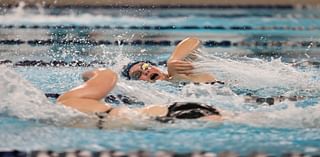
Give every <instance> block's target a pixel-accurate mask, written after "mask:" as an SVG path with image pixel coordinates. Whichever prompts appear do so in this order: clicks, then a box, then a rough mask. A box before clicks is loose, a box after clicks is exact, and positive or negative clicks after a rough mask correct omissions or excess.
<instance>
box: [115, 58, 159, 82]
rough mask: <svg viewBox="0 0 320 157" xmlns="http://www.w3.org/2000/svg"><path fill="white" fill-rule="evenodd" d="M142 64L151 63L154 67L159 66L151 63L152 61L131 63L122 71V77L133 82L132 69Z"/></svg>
mask: <svg viewBox="0 0 320 157" xmlns="http://www.w3.org/2000/svg"><path fill="white" fill-rule="evenodd" d="M141 62H143V63H149V64H151V65H154V66H155V65H157V64H155V63H153V62H150V61H136V62H130V63H128V64H127V65H125V66H123V68H122V71H121V75H122V76H123V77H125V78H127V79H128V80H131V77H130V75H129V71H130V69H131V68H132V67H133V66H134V65H136V64H139V63H141Z"/></svg>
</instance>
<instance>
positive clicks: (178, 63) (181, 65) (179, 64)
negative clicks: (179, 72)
mask: <svg viewBox="0 0 320 157" xmlns="http://www.w3.org/2000/svg"><path fill="white" fill-rule="evenodd" d="M169 64H170V65H171V66H173V67H175V68H176V69H177V68H190V69H192V68H193V65H192V64H191V62H187V61H181V60H174V61H172V62H170V63H169Z"/></svg>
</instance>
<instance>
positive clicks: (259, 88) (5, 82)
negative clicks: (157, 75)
mask: <svg viewBox="0 0 320 157" xmlns="http://www.w3.org/2000/svg"><path fill="white" fill-rule="evenodd" d="M0 11H1V13H0V21H1V22H0V36H1V42H0V60H1V61H4V60H10V61H11V63H9V64H6V65H1V66H0V69H1V72H2V73H1V75H0V78H1V80H2V82H1V83H0V84H1V86H3V88H2V87H1V89H0V90H1V92H0V93H1V96H0V99H1V100H2V103H0V141H5V142H0V148H1V149H17V150H27V151H30V150H44V149H49V150H55V151H65V150H70V149H85V150H92V151H96V150H106V149H107V150H111V149H112V150H121V151H125V152H131V151H137V150H148V151H151V152H156V151H160V150H167V151H174V152H180V153H186V152H191V151H212V152H222V151H226V150H231V151H234V152H237V153H240V154H243V155H244V154H249V153H251V152H253V151H262V152H266V153H268V154H271V155H279V154H283V153H285V152H292V151H297V152H302V153H305V154H319V153H320V103H319V98H320V85H319V83H320V77H319V76H320V75H319V74H320V69H319V65H320V64H319V60H320V53H319V50H320V49H319V48H320V44H319V42H320V40H319V39H320V38H319V36H320V17H319V14H320V11H319V10H318V9H312V8H310V9H295V8H286V9H272V8H268V9H261V8H260V9H252V8H251V9H237V8H230V9H217V8H216V9H212V8H208V9H201V10H198V9H182V8H180V9H175V8H171V9H169V8H168V9H137V8H135V9H128V8H126V9H119V8H117V9H110V8H108V9H102V8H98V9H93V8H87V9H86V8H78V9H77V8H74V9H66V8H65V9H62V8H56V9H48V8H46V9H44V8H23V5H20V6H19V7H17V8H11V9H5V8H1V10H0ZM188 36H196V37H198V38H200V39H201V40H202V44H203V45H202V47H201V50H200V51H201V56H200V57H201V58H202V59H201V61H198V62H195V63H194V65H195V66H196V67H197V68H198V70H199V71H209V72H211V73H213V74H214V75H215V76H216V77H217V78H218V79H220V80H223V81H225V85H206V84H203V85H194V84H187V85H184V86H182V85H177V84H173V83H169V82H162V81H159V82H156V83H154V84H147V83H144V82H142V81H128V80H125V79H123V78H121V77H120V80H119V83H118V85H117V87H116V88H115V90H114V91H112V94H114V95H117V94H123V95H126V96H130V97H135V98H137V99H138V100H140V101H143V102H144V103H145V104H153V103H156V104H159V103H160V104H162V103H164V104H168V103H172V102H174V101H195V102H205V103H209V104H214V105H215V106H217V107H218V108H220V109H223V110H225V111H227V112H228V113H229V114H231V115H233V118H232V119H230V120H227V121H225V122H222V123H212V122H201V121H181V122H180V121H179V122H177V123H174V124H158V123H152V124H148V125H143V124H141V125H140V124H138V126H135V127H133V128H131V127H129V128H128V127H117V128H113V129H110V128H106V129H102V130H100V129H97V128H95V127H89V128H78V127H72V126H70V125H67V123H69V122H70V121H73V120H72V119H73V118H75V119H77V120H78V121H80V122H81V120H82V119H81V116H83V115H82V114H81V113H78V112H76V111H72V110H70V109H66V108H63V107H61V106H59V105H56V104H55V99H49V100H47V99H46V98H45V97H44V93H62V92H64V91H66V90H68V89H70V88H72V87H75V86H77V85H79V84H80V83H81V82H82V80H81V77H80V75H81V73H82V72H84V71H85V70H90V69H93V68H97V67H108V68H111V69H113V70H114V71H117V72H120V69H121V67H122V66H123V65H124V64H125V63H127V62H129V61H133V60H141V59H143V60H144V59H147V60H151V61H154V62H156V63H161V62H164V61H165V60H166V59H167V58H168V57H169V55H170V54H171V52H172V51H173V49H174V47H175V44H176V43H177V42H179V41H180V40H182V39H184V38H185V37H188ZM9 40H14V41H9ZM18 40H19V41H22V43H19V42H17V41H18ZM44 42H47V43H44ZM26 60H31V61H39V60H41V61H42V62H45V63H50V62H53V61H64V62H66V63H71V62H72V61H78V62H80V61H81V62H84V63H88V64H90V66H72V65H70V66H65V65H62V66H39V65H38V66H18V64H17V63H19V62H22V61H26ZM161 67H162V68H163V69H165V66H163V65H162V66H161ZM16 73H17V74H18V75H20V76H17V75H16ZM23 79H25V80H27V81H25V80H23ZM247 94H252V95H255V96H260V97H274V96H280V95H283V96H302V97H304V98H303V99H301V100H299V101H282V102H276V103H275V104H274V105H272V106H269V105H268V104H260V103H256V102H246V101H245V100H244V96H245V95H247ZM114 105H123V104H114ZM132 107H135V106H134V105H133V106H132ZM79 117H80V118H79ZM83 123H85V121H83Z"/></svg>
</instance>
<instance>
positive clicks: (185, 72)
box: [177, 70, 193, 75]
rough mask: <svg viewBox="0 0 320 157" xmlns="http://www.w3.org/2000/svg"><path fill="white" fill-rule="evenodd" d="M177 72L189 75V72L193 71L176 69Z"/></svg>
mask: <svg viewBox="0 0 320 157" xmlns="http://www.w3.org/2000/svg"><path fill="white" fill-rule="evenodd" d="M177 74H185V75H190V74H193V71H192V70H177Z"/></svg>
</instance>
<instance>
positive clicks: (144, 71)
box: [129, 62, 166, 82]
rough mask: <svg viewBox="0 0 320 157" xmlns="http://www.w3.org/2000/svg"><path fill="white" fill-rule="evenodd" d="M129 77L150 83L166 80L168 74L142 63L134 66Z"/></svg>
mask: <svg viewBox="0 0 320 157" xmlns="http://www.w3.org/2000/svg"><path fill="white" fill-rule="evenodd" d="M129 76H130V78H131V79H132V80H144V81H148V82H155V81H156V80H165V79H166V74H165V73H163V72H162V71H161V70H160V69H159V68H158V67H156V66H153V65H151V64H150V63H145V62H140V63H138V64H135V65H134V66H132V67H131V68H130V70H129Z"/></svg>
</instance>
